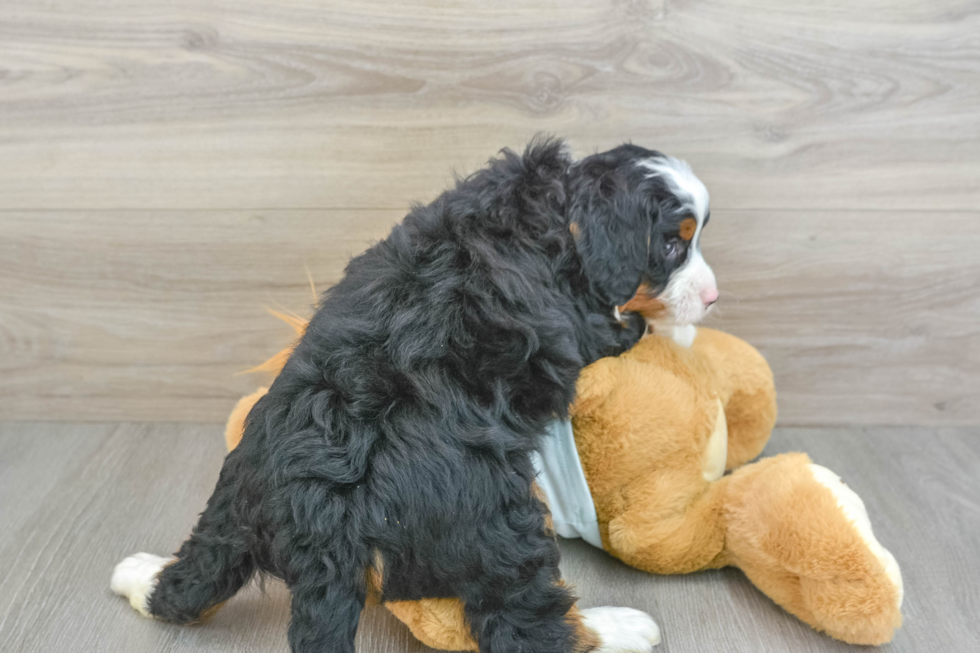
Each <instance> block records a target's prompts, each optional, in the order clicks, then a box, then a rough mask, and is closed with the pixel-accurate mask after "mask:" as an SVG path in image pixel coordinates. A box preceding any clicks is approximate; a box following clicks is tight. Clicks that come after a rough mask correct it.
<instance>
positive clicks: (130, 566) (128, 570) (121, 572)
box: [109, 553, 174, 617]
mask: <svg viewBox="0 0 980 653" xmlns="http://www.w3.org/2000/svg"><path fill="white" fill-rule="evenodd" d="M173 560H174V558H162V557H160V556H156V555H153V554H152V553H137V554H135V555H131V556H129V557H128V558H126V559H125V560H123V561H122V562H120V563H119V564H118V565H116V568H115V569H113V570H112V581H111V582H110V583H109V587H110V588H111V589H112V591H113V592H115V593H116V594H118V595H120V596H125V597H126V598H128V599H129V604H130V605H131V606H133V608H134V609H136V611H137V612H139V613H140V614H141V615H143V616H144V617H150V616H151V615H150V611H149V601H150V595H151V594H153V589H154V588H155V587H156V585H157V579H158V578H159V576H160V572H161V571H162V570H163V568H164V567H166V566H167V565H168V564H170V563H171V562H172V561H173Z"/></svg>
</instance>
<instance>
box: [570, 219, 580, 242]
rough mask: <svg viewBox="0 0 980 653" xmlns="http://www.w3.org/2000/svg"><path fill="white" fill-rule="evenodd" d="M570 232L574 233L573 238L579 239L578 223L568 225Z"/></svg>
mask: <svg viewBox="0 0 980 653" xmlns="http://www.w3.org/2000/svg"><path fill="white" fill-rule="evenodd" d="M568 230H569V231H571V232H572V238H578V234H579V228H578V223H577V222H572V223H571V224H569V225H568Z"/></svg>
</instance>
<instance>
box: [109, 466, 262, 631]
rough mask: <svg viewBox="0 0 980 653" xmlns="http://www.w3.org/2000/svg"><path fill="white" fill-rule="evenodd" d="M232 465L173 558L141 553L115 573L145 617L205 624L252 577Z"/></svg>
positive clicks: (119, 588) (117, 588)
mask: <svg viewBox="0 0 980 653" xmlns="http://www.w3.org/2000/svg"><path fill="white" fill-rule="evenodd" d="M227 468H228V461H227V460H226V462H225V469H224V470H222V473H221V477H220V478H219V480H218V485H217V487H216V488H215V490H214V494H212V495H211V499H210V500H209V501H208V506H207V508H206V509H205V510H204V512H203V513H202V514H201V517H200V519H199V520H198V522H197V525H196V526H195V527H194V530H193V531H192V533H191V536H190V538H189V539H188V540H187V541H185V542H184V544H183V545H182V546H181V547H180V550H179V551H178V552H177V555H176V556H174V557H172V558H162V557H160V556H155V555H152V554H149V553H137V554H136V555H133V556H130V557H129V558H126V559H125V560H123V561H122V562H120V563H119V564H118V565H116V568H115V570H114V571H113V574H112V583H111V587H112V590H113V591H114V592H115V593H116V594H120V595H123V596H126V597H127V598H129V602H130V604H131V605H132V606H133V607H134V608H136V610H138V611H139V612H140V613H141V614H143V615H144V616H147V617H155V618H157V619H162V620H164V621H170V622H173V623H179V624H187V623H194V622H198V621H203V620H205V619H207V618H208V617H210V616H211V615H212V614H214V613H215V612H217V610H218V609H219V608H220V607H221V606H222V604H223V603H224V602H225V601H227V600H228V599H230V598H231V597H232V596H233V595H234V594H235V593H236V592H238V590H239V589H241V588H242V586H243V585H245V583H247V582H248V580H249V579H250V578H251V577H252V573H253V572H254V571H255V561H254V559H253V558H252V555H251V553H250V549H249V545H248V542H247V539H246V538H247V536H246V533H247V531H246V530H245V529H244V528H242V527H241V526H239V525H238V523H237V520H236V519H235V517H234V508H233V505H234V495H235V493H234V491H233V488H232V487H231V485H230V483H229V481H228V479H229V478H230V477H231V474H229V473H227Z"/></svg>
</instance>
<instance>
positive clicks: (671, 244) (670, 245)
mask: <svg viewBox="0 0 980 653" xmlns="http://www.w3.org/2000/svg"><path fill="white" fill-rule="evenodd" d="M680 251H681V241H680V240H678V239H677V238H668V239H667V240H665V241H664V256H666V257H668V258H673V257H675V256H677V254H679V253H680Z"/></svg>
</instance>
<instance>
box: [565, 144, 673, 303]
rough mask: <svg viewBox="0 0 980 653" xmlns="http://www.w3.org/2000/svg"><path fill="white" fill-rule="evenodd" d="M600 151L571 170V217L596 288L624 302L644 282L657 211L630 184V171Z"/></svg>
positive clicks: (578, 246)
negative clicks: (606, 159)
mask: <svg viewBox="0 0 980 653" xmlns="http://www.w3.org/2000/svg"><path fill="white" fill-rule="evenodd" d="M599 157H601V155H598V156H597V157H589V158H587V159H584V160H583V161H581V162H580V163H579V164H578V165H577V166H575V167H574V168H573V169H572V170H571V171H570V172H569V180H568V183H569V193H568V200H567V201H568V204H567V206H568V219H569V229H570V230H571V231H572V234H573V236H574V238H575V249H576V250H577V251H578V255H579V258H580V259H581V261H582V268H583V270H584V272H585V276H586V278H587V279H588V281H589V284H590V285H591V286H592V290H593V292H595V293H596V295H598V296H599V297H600V298H601V299H602V300H604V301H605V302H607V303H608V304H610V305H612V306H620V305H622V304H625V303H626V302H628V301H629V300H630V298H632V297H633V295H634V294H635V293H636V289H637V288H638V287H639V286H640V275H642V274H643V271H644V270H645V269H646V266H647V257H648V255H649V247H650V231H651V229H652V226H653V220H654V218H655V217H656V216H654V215H652V214H651V211H656V210H657V208H656V207H650V206H647V204H646V202H645V201H644V200H643V197H642V196H641V194H640V193H638V192H636V191H635V190H631V189H630V183H629V182H630V180H629V176H628V173H627V171H625V170H624V169H623V166H621V165H615V164H614V163H612V162H606V161H603V160H602V159H601V158H599Z"/></svg>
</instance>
